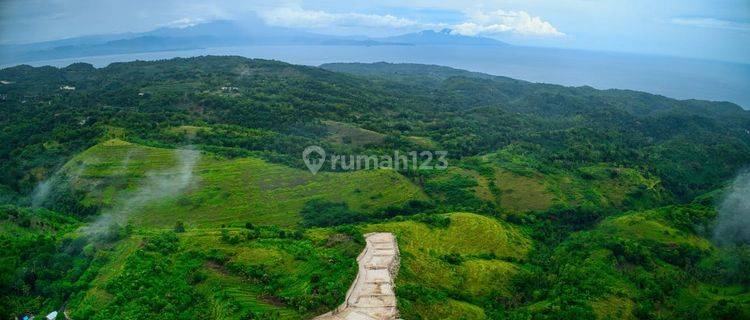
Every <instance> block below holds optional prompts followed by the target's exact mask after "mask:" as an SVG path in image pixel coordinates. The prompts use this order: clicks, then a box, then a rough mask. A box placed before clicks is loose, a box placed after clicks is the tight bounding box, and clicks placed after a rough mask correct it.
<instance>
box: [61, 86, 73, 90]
mask: <svg viewBox="0 0 750 320" xmlns="http://www.w3.org/2000/svg"><path fill="white" fill-rule="evenodd" d="M75 89H76V87H73V86H68V85H65V86H60V90H75Z"/></svg>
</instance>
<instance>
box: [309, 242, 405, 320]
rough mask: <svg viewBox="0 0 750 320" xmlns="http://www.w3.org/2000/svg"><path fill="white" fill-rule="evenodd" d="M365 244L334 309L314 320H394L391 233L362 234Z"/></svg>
mask: <svg viewBox="0 0 750 320" xmlns="http://www.w3.org/2000/svg"><path fill="white" fill-rule="evenodd" d="M365 240H366V241H367V244H366V245H365V249H364V250H363V251H362V253H360V254H359V257H357V262H358V264H359V272H358V273H357V277H356V278H355V279H354V283H352V286H351V287H350V288H349V291H347V293H346V300H344V303H343V304H341V305H340V306H339V307H338V308H336V309H335V310H333V311H331V312H328V313H326V314H324V315H321V316H318V317H316V318H315V319H316V320H341V319H346V320H392V319H397V318H398V309H397V308H396V294H395V292H394V289H393V282H394V279H395V277H396V275H397V274H398V267H399V253H398V245H397V244H396V237H395V236H394V235H393V234H392V233H387V232H376V233H368V234H366V235H365Z"/></svg>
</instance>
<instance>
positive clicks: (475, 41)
mask: <svg viewBox="0 0 750 320" xmlns="http://www.w3.org/2000/svg"><path fill="white" fill-rule="evenodd" d="M246 45H354V46H373V45H472V46H476V45H489V46H504V45H507V44H505V43H503V42H500V41H497V40H494V39H489V38H483V37H468V36H462V35H456V34H452V33H451V30H449V29H444V30H442V31H439V32H435V31H432V30H425V31H421V32H416V33H409V34H404V35H400V36H393V37H386V38H367V37H345V36H333V35H323V34H316V33H311V32H306V31H302V30H299V29H293V28H284V27H274V26H269V25H267V24H265V23H264V22H263V21H262V20H261V19H260V18H258V17H249V18H246V19H243V20H237V21H227V20H220V21H212V22H207V23H202V24H197V25H193V26H189V27H182V28H178V27H162V28H158V29H155V30H152V31H148V32H142V33H121V34H109V35H94V36H84V37H76V38H69V39H62V40H55V41H45V42H38V43H30V44H21V45H4V46H0V64H11V63H21V62H27V61H39V60H49V59H62V58H73V57H84V56H96V55H108V54H122V53H138V52H153V51H172V50H190V49H200V48H209V47H222V46H246Z"/></svg>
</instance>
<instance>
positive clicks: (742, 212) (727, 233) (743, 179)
mask: <svg viewBox="0 0 750 320" xmlns="http://www.w3.org/2000/svg"><path fill="white" fill-rule="evenodd" d="M718 211H719V214H718V216H717V220H716V228H715V229H714V236H713V238H714V241H715V242H716V243H717V244H719V245H727V244H750V170H745V171H743V172H741V173H740V174H739V175H738V176H737V177H736V178H735V179H734V181H733V182H732V185H731V186H730V187H729V189H728V190H727V193H726V195H725V196H724V198H723V199H722V201H721V203H720V204H719V206H718Z"/></svg>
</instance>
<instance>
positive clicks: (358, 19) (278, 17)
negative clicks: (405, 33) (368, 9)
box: [259, 7, 420, 28]
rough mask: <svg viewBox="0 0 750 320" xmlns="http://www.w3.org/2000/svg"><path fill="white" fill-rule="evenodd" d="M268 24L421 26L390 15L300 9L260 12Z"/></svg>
mask: <svg viewBox="0 0 750 320" xmlns="http://www.w3.org/2000/svg"><path fill="white" fill-rule="evenodd" d="M259 14H260V16H261V18H263V20H265V21H266V23H268V24H270V25H275V26H282V27H292V28H325V27H331V26H340V27H370V28H405V27H414V26H418V25H420V23H419V22H417V21H414V20H410V19H405V18H399V17H396V16H393V15H390V14H386V15H378V14H362V13H352V12H349V13H330V12H326V11H321V10H305V9H302V8H300V7H279V8H274V9H271V10H266V11H261V12H259Z"/></svg>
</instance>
